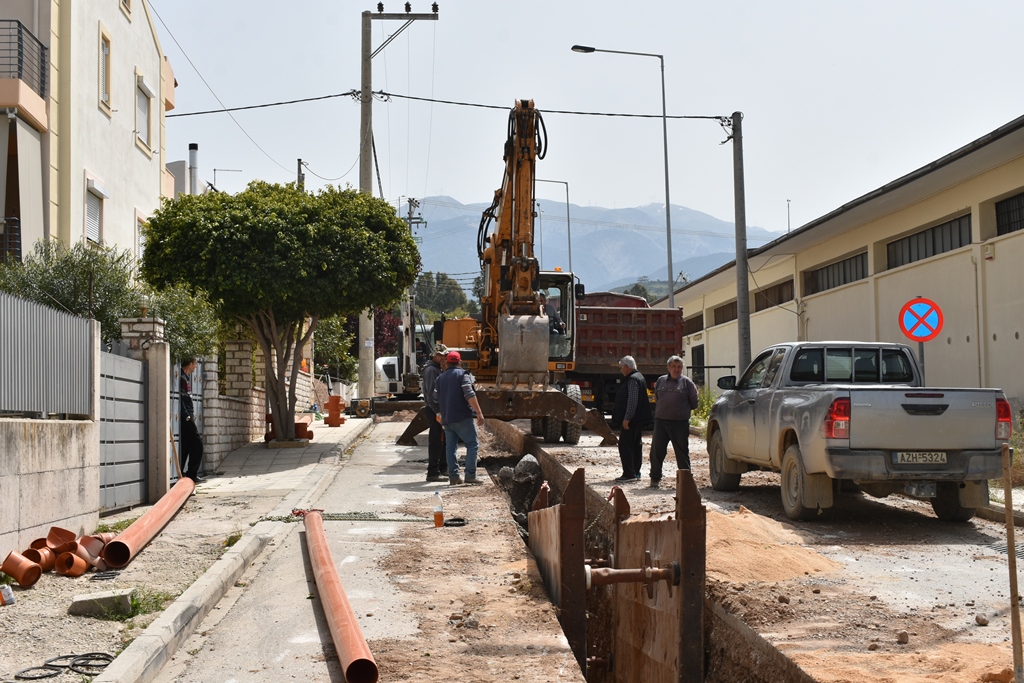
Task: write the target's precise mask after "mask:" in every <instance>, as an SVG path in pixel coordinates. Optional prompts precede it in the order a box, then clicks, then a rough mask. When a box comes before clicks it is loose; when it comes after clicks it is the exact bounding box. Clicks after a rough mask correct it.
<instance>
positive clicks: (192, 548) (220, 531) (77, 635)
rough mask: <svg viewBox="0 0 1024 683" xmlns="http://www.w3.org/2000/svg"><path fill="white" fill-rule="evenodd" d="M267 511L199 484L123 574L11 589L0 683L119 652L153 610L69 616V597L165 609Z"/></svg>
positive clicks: (2, 629) (0, 610)
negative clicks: (125, 592) (35, 669)
mask: <svg viewBox="0 0 1024 683" xmlns="http://www.w3.org/2000/svg"><path fill="white" fill-rule="evenodd" d="M272 507H273V505H272V504H271V503H270V502H268V500H264V499H261V498H259V497H253V496H249V497H218V498H217V499H212V498H211V497H209V496H206V495H205V494H203V489H202V486H200V487H199V488H198V489H197V492H196V495H194V496H192V497H191V498H189V499H188V500H187V501H186V502H185V505H184V506H183V507H182V509H181V510H180V511H179V512H178V514H177V515H176V516H175V517H174V519H172V520H171V522H170V523H169V524H168V525H167V526H166V527H165V528H164V530H163V532H162V533H160V534H159V535H158V536H157V538H156V539H154V540H153V542H151V543H150V544H149V545H148V546H147V547H146V548H144V549H143V550H142V551H141V552H140V553H139V554H138V555H137V556H136V557H135V559H133V560H132V562H131V563H130V564H129V565H128V566H127V567H125V568H124V569H123V570H120V571H116V572H108V573H105V574H97V572H95V571H94V570H90V571H88V572H86V573H85V574H84V575H82V576H80V577H77V578H69V577H66V576H60V575H58V574H56V573H55V572H48V573H46V574H43V576H42V578H40V579H39V581H38V582H37V583H36V584H35V586H33V587H32V588H30V589H28V590H22V589H21V588H19V587H17V586H16V585H15V586H14V593H15V600H16V602H15V604H13V605H7V606H2V607H0V633H2V634H3V637H2V638H0V681H7V680H13V679H14V676H15V674H16V673H17V672H18V671H20V670H22V669H25V668H27V667H32V666H40V665H42V664H43V663H44V662H45V661H46V660H48V659H52V658H53V657H57V656H59V655H65V654H71V653H75V654H82V653H86V652H106V653H109V654H112V655H116V654H118V653H119V652H120V651H121V650H122V649H124V648H125V647H126V646H127V645H128V643H130V642H131V641H132V640H133V639H134V638H136V637H137V636H138V635H139V634H141V633H142V631H143V630H144V629H145V628H146V626H148V625H149V624H150V622H152V621H153V619H155V618H156V617H157V616H158V613H159V612H158V611H157V612H152V613H148V614H141V615H138V616H135V617H132V618H130V619H126V620H123V621H112V620H105V619H96V618H92V617H80V616H71V615H69V614H68V613H67V610H68V607H69V606H70V605H71V602H72V600H73V598H74V597H75V596H77V595H85V594H89V593H98V592H103V591H108V590H114V589H120V588H134V589H136V598H137V599H138V600H140V601H141V602H144V603H148V605H149V608H150V609H153V608H155V609H157V610H160V609H163V608H164V607H166V606H167V605H168V604H170V602H171V601H173V600H174V598H176V597H177V596H179V595H180V594H181V593H182V592H184V590H185V589H186V588H188V586H190V585H191V584H192V583H193V582H194V581H195V580H196V579H197V578H198V577H199V576H201V575H202V574H203V573H204V572H205V571H206V570H207V569H208V568H209V567H210V566H211V565H212V564H213V563H214V562H216V561H217V560H218V559H219V558H220V556H221V555H222V554H223V552H224V550H225V549H226V546H225V545H224V543H225V541H226V540H227V539H228V537H230V536H231V535H232V534H235V533H239V532H241V531H242V530H243V529H244V528H248V519H249V518H250V517H254V516H259V515H260V514H264V513H265V512H267V511H269V509H271V508H272ZM147 509H148V508H136V509H135V510H132V511H130V512H127V513H124V514H121V515H115V516H113V517H110V518H105V519H104V520H103V522H104V523H106V524H113V523H115V522H117V521H119V520H120V519H123V518H128V519H131V518H135V517H138V516H139V515H141V514H142V513H143V512H145V510H147ZM89 531H90V532H91V531H93V530H91V529H90V530H89ZM7 550H8V551H9V550H10V549H7ZM4 554H5V555H6V552H5V553H4ZM101 577H109V578H101ZM47 680H51V681H55V682H57V683H59V682H61V681H78V682H80V681H82V680H83V678H82V677H81V676H80V675H79V674H76V673H73V672H70V671H65V672H64V673H63V674H61V675H60V676H58V677H55V678H50V679H47Z"/></svg>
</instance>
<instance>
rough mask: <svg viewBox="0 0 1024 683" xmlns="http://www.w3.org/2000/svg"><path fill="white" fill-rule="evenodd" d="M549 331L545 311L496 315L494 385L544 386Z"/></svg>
mask: <svg viewBox="0 0 1024 683" xmlns="http://www.w3.org/2000/svg"><path fill="white" fill-rule="evenodd" d="M549 334H550V329H549V325H548V317H547V316H546V315H503V316H501V317H500V318H499V319H498V339H500V340H501V341H500V344H501V346H500V348H499V349H498V376H497V378H496V382H497V384H498V386H505V385H512V387H513V388H517V387H520V386H525V387H529V388H533V387H535V386H540V387H546V386H547V384H548V335H549ZM484 414H486V412H485V413H484ZM495 417H497V415H495ZM522 417H526V416H525V415H524V416H522Z"/></svg>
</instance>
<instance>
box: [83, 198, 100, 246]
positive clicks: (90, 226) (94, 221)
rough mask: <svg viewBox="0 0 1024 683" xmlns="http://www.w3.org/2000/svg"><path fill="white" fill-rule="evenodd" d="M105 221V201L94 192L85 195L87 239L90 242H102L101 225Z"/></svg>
mask: <svg viewBox="0 0 1024 683" xmlns="http://www.w3.org/2000/svg"><path fill="white" fill-rule="evenodd" d="M102 220H103V200H102V199H100V198H99V197H97V196H96V195H94V194H93V193H92V192H86V193H85V238H86V239H87V240H89V241H90V242H96V243H97V244H99V241H100V225H101V223H102Z"/></svg>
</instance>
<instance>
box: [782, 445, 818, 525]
mask: <svg viewBox="0 0 1024 683" xmlns="http://www.w3.org/2000/svg"><path fill="white" fill-rule="evenodd" d="M781 483H782V486H781V489H782V509H783V510H784V511H785V513H786V516H787V517H789V518H790V519H794V520H797V521H800V520H802V521H809V520H812V519H814V518H815V517H817V516H818V510H817V509H816V508H809V507H804V504H803V492H804V489H805V488H806V487H807V474H806V473H805V472H804V463H803V459H802V458H801V457H800V446H798V445H796V444H792V445H791V446H790V447H789V448H787V449H786V454H785V455H783V456H782V482H781Z"/></svg>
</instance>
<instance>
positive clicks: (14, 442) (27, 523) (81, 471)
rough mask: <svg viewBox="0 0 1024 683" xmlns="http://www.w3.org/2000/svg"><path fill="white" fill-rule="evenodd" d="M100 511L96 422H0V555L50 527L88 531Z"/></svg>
mask: <svg viewBox="0 0 1024 683" xmlns="http://www.w3.org/2000/svg"><path fill="white" fill-rule="evenodd" d="M99 509H100V435H99V422H98V421H92V420H24V419H7V418H0V555H3V556H5V557H6V555H7V553H8V552H10V551H12V550H17V551H19V552H20V551H22V550H25V549H26V548H28V545H29V543H30V542H31V541H32V540H33V539H36V538H40V537H42V536H46V533H47V532H48V531H49V530H50V527H51V526H59V527H64V528H65V529H69V530H71V531H74V532H75V533H76V534H78V535H82V534H87V533H92V532H93V531H95V529H96V524H97V523H98V522H99Z"/></svg>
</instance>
